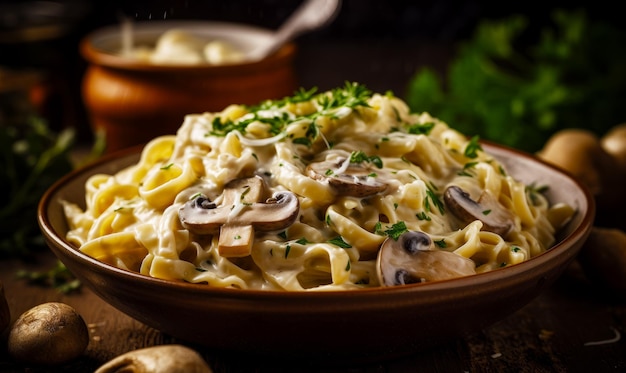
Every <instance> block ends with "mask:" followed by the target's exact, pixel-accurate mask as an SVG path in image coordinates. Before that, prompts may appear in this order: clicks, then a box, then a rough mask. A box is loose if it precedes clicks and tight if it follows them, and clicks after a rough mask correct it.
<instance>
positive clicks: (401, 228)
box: [384, 221, 409, 241]
mask: <svg viewBox="0 0 626 373" xmlns="http://www.w3.org/2000/svg"><path fill="white" fill-rule="evenodd" d="M408 231H409V230H408V228H407V227H406V223H405V222H403V221H399V222H397V223H395V224H392V225H391V227H387V229H386V230H385V231H384V233H385V234H386V235H387V236H389V237H391V238H392V239H394V240H396V241H397V240H398V238H400V236H402V234H404V233H406V232H408Z"/></svg>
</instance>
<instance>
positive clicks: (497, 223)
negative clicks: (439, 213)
mask: <svg viewBox="0 0 626 373" xmlns="http://www.w3.org/2000/svg"><path fill="white" fill-rule="evenodd" d="M443 199H444V203H445V204H446V207H447V209H448V211H450V212H451V213H452V215H453V216H455V217H456V218H457V219H458V220H459V221H460V222H461V223H463V224H465V225H467V224H469V223H471V222H473V221H475V220H480V221H481V222H482V223H483V230H485V231H489V232H493V233H496V234H499V235H500V236H502V237H505V236H506V235H507V234H508V233H509V232H510V231H511V229H513V226H514V224H515V222H514V218H513V214H512V213H511V212H510V211H509V210H507V209H506V208H505V207H504V206H502V205H501V204H500V203H499V202H498V201H497V200H496V199H495V198H494V197H493V196H492V195H491V194H489V193H487V192H483V193H482V194H481V196H480V197H479V198H478V199H477V200H473V199H472V197H471V196H470V194H469V193H468V192H466V191H465V190H463V189H461V188H460V187H458V186H456V185H453V186H449V187H448V188H446V191H445V192H444V194H443Z"/></svg>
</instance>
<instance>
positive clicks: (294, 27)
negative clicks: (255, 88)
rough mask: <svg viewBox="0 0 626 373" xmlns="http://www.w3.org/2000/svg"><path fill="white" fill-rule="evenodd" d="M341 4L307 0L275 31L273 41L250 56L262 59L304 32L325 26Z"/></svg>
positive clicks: (252, 52) (329, 0) (327, 0)
mask: <svg viewBox="0 0 626 373" xmlns="http://www.w3.org/2000/svg"><path fill="white" fill-rule="evenodd" d="M340 4H341V0H306V1H305V2H304V3H302V5H300V6H299V7H298V9H296V11H295V12H294V13H293V14H292V15H291V16H290V17H289V18H288V19H287V21H285V23H283V24H282V25H281V27H280V28H279V29H278V31H276V33H274V37H273V38H272V41H271V42H269V43H267V44H264V45H259V46H258V47H257V48H255V49H254V50H252V51H251V52H250V53H249V57H250V58H252V59H262V58H264V57H265V56H267V55H269V54H270V53H272V52H275V51H276V50H277V49H278V48H280V46H281V45H283V44H285V43H286V42H288V41H289V40H292V39H293V38H295V37H296V36H298V35H300V34H302V33H303V32H305V31H310V30H314V29H316V28H319V27H322V26H324V25H325V24H327V23H329V22H330V21H331V20H332V19H333V18H334V17H335V15H336V14H337V13H338V9H339V6H340Z"/></svg>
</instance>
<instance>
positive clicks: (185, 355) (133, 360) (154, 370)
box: [95, 344, 212, 373]
mask: <svg viewBox="0 0 626 373" xmlns="http://www.w3.org/2000/svg"><path fill="white" fill-rule="evenodd" d="M115 372H129V373H130V372H132V373H179V372H180V373H211V372H212V370H211V368H210V367H209V365H208V364H207V363H206V361H205V360H204V359H203V358H202V356H200V354H198V353H197V352H196V351H195V350H193V349H191V348H189V347H186V346H183V345H177V344H172V345H161V346H153V347H145V348H141V349H138V350H133V351H129V352H126V353H124V354H122V355H119V356H117V357H115V358H113V359H111V360H109V361H108V362H106V363H105V364H103V365H101V366H100V367H99V368H98V369H97V370H96V371H95V373H115Z"/></svg>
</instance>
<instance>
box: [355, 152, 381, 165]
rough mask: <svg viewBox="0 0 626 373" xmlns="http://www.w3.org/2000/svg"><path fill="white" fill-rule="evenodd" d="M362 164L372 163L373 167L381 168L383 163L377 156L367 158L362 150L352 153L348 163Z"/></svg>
mask: <svg viewBox="0 0 626 373" xmlns="http://www.w3.org/2000/svg"><path fill="white" fill-rule="evenodd" d="M363 162H368V163H372V164H373V165H374V166H376V167H378V168H383V161H382V159H380V157H379V156H377V155H371V156H368V155H367V154H365V153H364V152H363V151H362V150H358V151H353V152H352V153H351V154H350V163H363Z"/></svg>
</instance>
